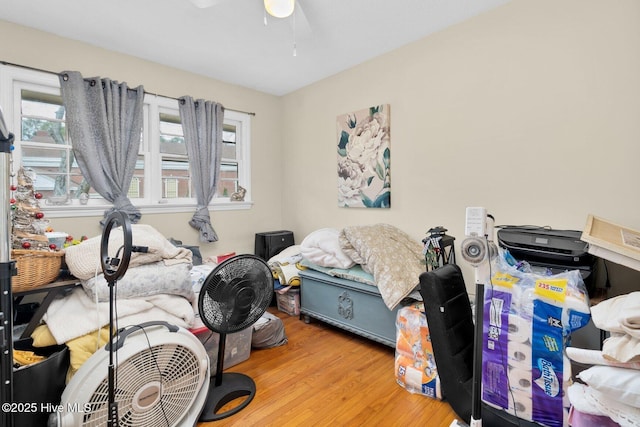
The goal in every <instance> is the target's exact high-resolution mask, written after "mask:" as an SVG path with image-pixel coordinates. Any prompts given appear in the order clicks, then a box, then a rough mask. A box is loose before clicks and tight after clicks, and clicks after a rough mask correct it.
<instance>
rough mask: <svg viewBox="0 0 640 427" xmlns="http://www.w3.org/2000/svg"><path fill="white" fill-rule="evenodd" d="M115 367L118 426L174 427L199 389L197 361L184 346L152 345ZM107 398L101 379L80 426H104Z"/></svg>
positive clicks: (198, 363)
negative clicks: (168, 426) (170, 426)
mask: <svg viewBox="0 0 640 427" xmlns="http://www.w3.org/2000/svg"><path fill="white" fill-rule="evenodd" d="M118 363H119V364H118V369H117V373H116V374H117V376H116V390H115V401H116V402H117V404H118V417H119V425H120V426H123V427H127V426H131V427H134V426H135V427H138V426H145V427H147V426H148V427H155V426H158V427H160V426H163V427H166V426H167V425H175V424H176V423H177V422H178V421H180V420H181V419H182V417H183V416H184V414H185V411H186V410H188V409H189V408H190V407H191V405H192V404H193V401H194V400H195V398H196V396H197V394H198V392H199V390H200V387H201V381H200V375H201V369H202V368H201V363H200V360H199V359H198V357H197V355H196V354H194V353H193V352H192V351H190V350H189V349H188V348H187V347H184V346H180V345H176V344H162V345H155V346H152V347H151V348H147V349H145V350H143V351H140V352H138V353H136V354H134V355H133V356H132V357H129V358H128V359H126V360H124V361H122V360H121V361H119V362H118ZM154 394H155V395H154ZM108 398H109V384H108V377H105V378H104V379H103V381H102V382H101V383H100V384H99V385H98V386H97V387H96V389H95V391H94V392H93V393H92V395H91V397H90V398H89V399H88V402H87V404H86V405H85V407H84V409H88V410H85V411H84V416H83V419H82V424H81V425H82V426H86V427H93V426H95V427H98V426H105V425H107V424H108V421H109V411H108V409H109V408H108V401H109V399H108ZM140 402H142V403H140Z"/></svg>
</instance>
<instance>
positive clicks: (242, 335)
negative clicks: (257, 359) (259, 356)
mask: <svg viewBox="0 0 640 427" xmlns="http://www.w3.org/2000/svg"><path fill="white" fill-rule="evenodd" d="M191 333H193V334H194V335H195V336H196V337H198V339H199V340H200V342H201V343H202V344H203V345H204V348H205V349H207V354H208V355H209V365H210V366H211V375H212V376H213V375H215V374H216V371H217V366H218V344H219V343H220V334H218V333H216V332H213V331H211V330H210V329H209V328H207V327H202V328H197V329H191ZM252 334H253V328H252V327H248V328H247V329H244V330H242V331H240V332H235V333H233V334H227V341H226V343H225V347H224V364H223V367H224V369H227V368H230V367H232V366H235V365H237V364H238V363H240V362H244V361H245V360H247V359H248V358H249V356H250V355H251V337H252Z"/></svg>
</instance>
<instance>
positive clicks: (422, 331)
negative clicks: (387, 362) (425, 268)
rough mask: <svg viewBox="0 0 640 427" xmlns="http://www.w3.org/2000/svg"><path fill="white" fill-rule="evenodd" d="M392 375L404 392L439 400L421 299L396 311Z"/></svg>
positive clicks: (433, 362) (440, 395) (436, 373)
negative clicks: (393, 373) (394, 352)
mask: <svg viewBox="0 0 640 427" xmlns="http://www.w3.org/2000/svg"><path fill="white" fill-rule="evenodd" d="M395 375H396V381H397V383H398V384H399V385H400V386H401V387H403V388H405V389H406V390H407V391H409V392H411V393H414V394H421V395H424V396H427V397H431V398H434V399H442V392H441V390H440V379H439V378H438V371H437V369H436V363H435V358H434V356H433V347H432V346H431V339H430V338H429V327H428V325H427V317H426V316H425V314H424V305H423V304H422V302H419V303H414V304H412V305H409V306H406V307H402V308H401V309H399V310H398V314H397V316H396V359H395Z"/></svg>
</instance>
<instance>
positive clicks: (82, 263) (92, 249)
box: [64, 224, 193, 280]
mask: <svg viewBox="0 0 640 427" xmlns="http://www.w3.org/2000/svg"><path fill="white" fill-rule="evenodd" d="M131 234H132V239H131V240H132V244H133V245H134V246H145V247H147V248H148V252H146V253H141V252H134V253H132V254H131V261H129V267H135V266H138V265H143V264H150V263H154V262H158V261H162V262H163V263H164V264H165V265H174V264H179V263H185V264H191V263H192V259H193V258H192V257H193V254H192V252H191V251H190V250H189V249H187V248H179V247H176V246H174V245H172V244H171V242H170V241H169V240H167V238H166V237H164V235H162V234H161V233H160V232H159V231H157V230H156V229H155V228H153V227H151V226H150V225H146V224H132V225H131ZM123 241H124V239H123V233H122V230H121V229H120V228H119V227H118V228H114V229H113V230H112V231H111V234H110V235H109V256H114V255H116V253H117V252H118V248H120V247H121V246H122V245H123ZM101 242H102V236H96V237H92V238H90V239H88V240H85V241H84V242H82V243H80V244H79V245H73V246H69V247H67V248H66V249H65V255H64V256H65V261H66V263H67V266H68V267H69V271H70V272H71V274H73V275H74V276H75V277H77V278H78V279H82V280H87V279H90V278H92V277H94V276H95V275H96V272H98V273H100V272H101V263H100V245H101Z"/></svg>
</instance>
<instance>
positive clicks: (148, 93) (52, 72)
mask: <svg viewBox="0 0 640 427" xmlns="http://www.w3.org/2000/svg"><path fill="white" fill-rule="evenodd" d="M0 64H2V65H9V66H13V67H19V68H24V69H26V70H31V71H39V72H41V73H49V74H55V75H57V76H59V75H60V73H56V72H55V71H50V70H44V69H42V68H35V67H30V66H28V65H20V64H13V63H11V62H7V61H0ZM144 93H145V95H152V96H162V97H163V98H168V99H175V100H176V101H178V102H180V99H178V98H175V97H173V96H166V95H159V94H157V93H153V92H147V91H146V90H145V91H144ZM224 109H225V110H229V111H233V112H235V113H243V114H248V115H250V116H255V115H256V113H253V112H249V111H242V110H234V109H233V108H227V107H224Z"/></svg>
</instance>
